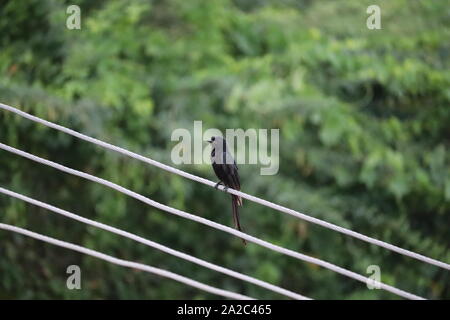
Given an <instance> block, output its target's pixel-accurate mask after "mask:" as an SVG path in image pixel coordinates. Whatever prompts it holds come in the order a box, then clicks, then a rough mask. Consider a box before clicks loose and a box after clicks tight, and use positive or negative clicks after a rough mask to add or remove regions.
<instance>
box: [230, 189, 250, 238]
mask: <svg viewBox="0 0 450 320" xmlns="http://www.w3.org/2000/svg"><path fill="white" fill-rule="evenodd" d="M231 206H232V208H233V222H234V227H235V228H236V229H237V230H239V231H242V228H241V224H240V222H239V208H238V207H240V206H242V198H241V197H238V196H236V195H234V194H232V195H231ZM242 242H244V244H245V245H246V244H247V241H245V239H242Z"/></svg>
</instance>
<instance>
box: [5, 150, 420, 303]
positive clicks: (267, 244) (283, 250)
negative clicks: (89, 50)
mask: <svg viewBox="0 0 450 320" xmlns="http://www.w3.org/2000/svg"><path fill="white" fill-rule="evenodd" d="M0 149H3V150H6V151H9V152H11V153H14V154H17V155H19V156H22V157H25V158H27V159H30V160H33V161H35V162H39V163H42V164H45V165H47V166H50V167H53V168H55V169H58V170H60V171H63V172H66V173H69V174H72V175H75V176H78V177H81V178H84V179H87V180H90V181H93V182H97V183H99V184H102V185H104V186H107V187H109V188H111V189H114V190H117V191H119V192H121V193H123V194H126V195H128V196H130V197H132V198H135V199H137V200H139V201H142V202H144V203H146V204H148V205H150V206H153V207H155V208H158V209H160V210H163V211H166V212H169V213H172V214H175V215H177V216H180V217H183V218H186V219H189V220H193V221H196V222H199V223H202V224H204V225H207V226H210V227H212V228H215V229H218V230H222V231H224V232H227V233H230V234H233V235H235V236H237V237H238V238H241V239H245V240H248V241H250V242H253V243H256V244H258V245H260V246H263V247H265V248H268V249H270V250H273V251H276V252H279V253H282V254H285V255H288V256H291V257H294V258H296V259H299V260H303V261H306V262H309V263H312V264H316V265H319V266H322V267H324V268H326V269H329V270H332V271H334V272H337V273H340V274H342V275H345V276H347V277H349V278H353V279H356V280H358V281H360V282H363V283H368V282H373V280H371V279H369V278H367V277H364V276H362V275H360V274H358V273H356V272H353V271H350V270H347V269H344V268H342V267H339V266H336V265H334V264H332V263H329V262H326V261H323V260H320V259H317V258H313V257H310V256H308V255H305V254H302V253H299V252H295V251H292V250H290V249H286V248H283V247H280V246H277V245H274V244H272V243H270V242H267V241H264V240H261V239H258V238H256V237H253V236H250V235H248V234H246V233H243V232H241V231H238V230H235V229H233V228H230V227H227V226H224V225H221V224H219V223H216V222H214V221H211V220H208V219H205V218H202V217H199V216H196V215H193V214H190V213H188V212H185V211H182V210H178V209H175V208H172V207H169V206H166V205H164V204H161V203H159V202H156V201H154V200H151V199H149V198H147V197H144V196H143V195H141V194H139V193H136V192H134V191H131V190H129V189H126V188H124V187H122V186H120V185H118V184H115V183H113V182H111V181H108V180H105V179H102V178H99V177H96V176H93V175H90V174H88V173H85V172H82V171H78V170H75V169H71V168H68V167H65V166H63V165H61V164H58V163H56V162H53V161H50V160H46V159H43V158H40V157H37V156H35V155H33V154H30V153H27V152H25V151H22V150H19V149H16V148H13V147H11V146H8V145H5V144H3V143H0ZM376 283H377V285H379V287H380V289H383V290H386V291H389V292H391V293H394V294H396V295H399V296H401V297H404V298H407V299H423V298H422V297H419V296H417V295H414V294H411V293H408V292H406V291H403V290H401V289H398V288H395V287H393V286H390V285H387V284H385V283H382V282H376Z"/></svg>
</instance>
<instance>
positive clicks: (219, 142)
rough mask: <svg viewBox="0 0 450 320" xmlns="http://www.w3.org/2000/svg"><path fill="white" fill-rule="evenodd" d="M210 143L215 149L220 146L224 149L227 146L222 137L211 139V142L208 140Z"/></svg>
mask: <svg viewBox="0 0 450 320" xmlns="http://www.w3.org/2000/svg"><path fill="white" fill-rule="evenodd" d="M208 142H209V143H211V145H212V147H213V148H216V147H218V146H220V147H222V148H223V147H225V146H226V143H225V139H224V138H222V137H221V136H214V137H211V140H208Z"/></svg>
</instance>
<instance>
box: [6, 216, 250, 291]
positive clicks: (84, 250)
mask: <svg viewBox="0 0 450 320" xmlns="http://www.w3.org/2000/svg"><path fill="white" fill-rule="evenodd" d="M0 229H4V230H8V231H12V232H16V233H20V234H22V235H25V236H27V237H31V238H34V239H37V240H41V241H44V242H47V243H50V244H53V245H55V246H58V247H63V248H66V249H70V250H73V251H78V252H80V253H83V254H86V255H89V256H92V257H95V258H98V259H101V260H105V261H108V262H110V263H113V264H116V265H119V266H123V267H127V268H133V269H138V270H142V271H145V272H149V273H154V274H156V275H159V276H161V277H165V278H169V279H172V280H175V281H178V282H181V283H184V284H187V285H189V286H191V287H194V288H197V289H200V290H203V291H206V292H209V293H212V294H216V295H220V296H223V297H226V298H230V299H237V300H254V299H253V298H251V297H248V296H245V295H242V294H239V293H234V292H231V291H228V290H223V289H219V288H216V287H212V286H210V285H207V284H204V283H202V282H199V281H196V280H192V279H190V278H187V277H184V276H182V275H179V274H177V273H173V272H170V271H167V270H164V269H160V268H155V267H152V266H149V265H146V264H142V263H137V262H133V261H128V260H123V259H119V258H116V257H113V256H110V255H107V254H104V253H101V252H99V251H95V250H92V249H88V248H85V247H82V246H79V245H76V244H73V243H70V242H65V241H61V240H58V239H55V238H50V237H47V236H44V235H42V234H39V233H36V232H33V231H30V230H27V229H23V228H19V227H15V226H12V225H9V224H4V223H0Z"/></svg>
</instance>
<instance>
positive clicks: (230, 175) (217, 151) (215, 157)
mask: <svg viewBox="0 0 450 320" xmlns="http://www.w3.org/2000/svg"><path fill="white" fill-rule="evenodd" d="M209 142H210V143H211V144H212V151H211V163H212V167H213V170H214V173H215V174H216V176H217V178H219V180H220V181H219V183H218V184H220V183H223V184H224V185H225V187H227V188H232V189H235V190H241V182H240V180H239V172H238V167H237V165H236V161H234V159H233V157H232V156H231V154H230V153H229V152H228V149H227V145H226V141H225V139H223V138H222V137H212V138H211V140H210V141H209ZM231 206H232V209H233V222H234V226H235V228H236V229H238V230H239V231H242V228H241V224H240V222H239V208H238V207H239V206H242V198H241V197H238V196H236V195H234V194H232V195H231ZM242 241H243V242H244V244H246V241H245V240H244V239H242Z"/></svg>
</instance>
